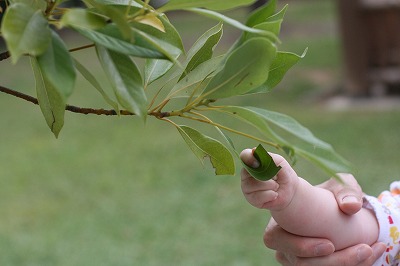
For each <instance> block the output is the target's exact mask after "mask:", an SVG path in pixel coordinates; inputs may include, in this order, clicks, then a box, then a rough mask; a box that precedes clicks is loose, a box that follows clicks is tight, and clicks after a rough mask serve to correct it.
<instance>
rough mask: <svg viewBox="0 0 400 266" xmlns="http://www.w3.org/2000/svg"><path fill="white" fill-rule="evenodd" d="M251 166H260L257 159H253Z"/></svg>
mask: <svg viewBox="0 0 400 266" xmlns="http://www.w3.org/2000/svg"><path fill="white" fill-rule="evenodd" d="M251 167H252V168H258V167H260V163H259V162H258V161H257V160H254V161H253V162H252V163H251Z"/></svg>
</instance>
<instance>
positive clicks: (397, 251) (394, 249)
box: [363, 181, 400, 266]
mask: <svg viewBox="0 0 400 266" xmlns="http://www.w3.org/2000/svg"><path fill="white" fill-rule="evenodd" d="M363 207H364V208H368V209H372V210H373V211H374V212H375V214H376V217H377V220H378V223H379V238H378V241H379V242H383V243H385V244H386V251H385V252H384V254H383V255H382V257H381V258H380V259H378V260H377V261H376V262H375V263H374V265H373V266H388V265H389V266H399V265H400V244H399V241H400V182H399V181H396V182H393V183H392V184H391V185H390V191H384V192H382V193H381V194H380V195H379V197H378V198H375V197H371V196H364V205H363Z"/></svg>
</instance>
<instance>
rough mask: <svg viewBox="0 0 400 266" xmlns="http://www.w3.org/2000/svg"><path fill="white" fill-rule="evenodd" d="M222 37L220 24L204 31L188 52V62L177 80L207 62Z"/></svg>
mask: <svg viewBox="0 0 400 266" xmlns="http://www.w3.org/2000/svg"><path fill="white" fill-rule="evenodd" d="M221 36H222V23H219V24H218V25H216V26H214V27H212V28H211V29H209V30H208V31H206V32H205V33H204V34H203V35H202V36H201V37H200V38H199V39H198V40H197V41H196V42H195V44H194V45H193V46H192V48H191V49H190V50H189V52H188V56H187V58H188V62H187V63H186V68H185V71H184V72H183V73H182V75H181V77H180V78H179V80H181V79H182V78H183V77H185V76H186V75H187V74H188V73H189V72H190V71H192V70H193V69H195V68H196V67H197V66H198V65H200V64H201V63H203V62H205V61H207V60H209V59H210V58H211V57H212V55H213V51H214V47H215V46H216V45H217V43H218V42H219V40H220V39H221Z"/></svg>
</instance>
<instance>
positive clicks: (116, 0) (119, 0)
mask: <svg viewBox="0 0 400 266" xmlns="http://www.w3.org/2000/svg"><path fill="white" fill-rule="evenodd" d="M96 2H97V3H99V4H103V5H116V6H131V7H136V8H143V5H141V4H139V3H137V2H136V1H132V0H96Z"/></svg>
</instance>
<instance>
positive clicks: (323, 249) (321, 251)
mask: <svg viewBox="0 0 400 266" xmlns="http://www.w3.org/2000/svg"><path fill="white" fill-rule="evenodd" d="M334 251H335V247H334V246H333V245H332V244H330V243H323V244H319V245H316V246H315V248H314V254H315V256H326V255H329V254H332V253H333V252H334Z"/></svg>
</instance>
